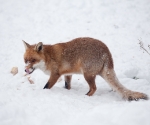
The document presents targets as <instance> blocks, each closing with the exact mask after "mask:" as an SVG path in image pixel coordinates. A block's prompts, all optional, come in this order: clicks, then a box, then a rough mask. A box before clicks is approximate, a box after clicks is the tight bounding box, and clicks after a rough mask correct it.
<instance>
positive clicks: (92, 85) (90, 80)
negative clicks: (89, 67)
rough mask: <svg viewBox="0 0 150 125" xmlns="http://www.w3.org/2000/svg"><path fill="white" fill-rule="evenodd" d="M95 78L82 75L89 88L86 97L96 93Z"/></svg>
mask: <svg viewBox="0 0 150 125" xmlns="http://www.w3.org/2000/svg"><path fill="white" fill-rule="evenodd" d="M95 77H96V75H89V74H84V78H85V80H86V81H87V83H88V84H89V88H90V90H89V92H88V93H87V94H86V95H88V96H92V95H93V94H94V93H95V91H96V85H95Z"/></svg>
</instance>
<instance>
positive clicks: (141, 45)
mask: <svg viewBox="0 0 150 125" xmlns="http://www.w3.org/2000/svg"><path fill="white" fill-rule="evenodd" d="M138 40H139V39H138ZM139 44H140V47H141V49H143V50H144V51H146V52H147V53H148V54H149V55H150V53H149V52H148V51H147V50H146V49H145V48H144V45H143V42H142V41H141V40H139ZM148 47H149V48H150V45H148Z"/></svg>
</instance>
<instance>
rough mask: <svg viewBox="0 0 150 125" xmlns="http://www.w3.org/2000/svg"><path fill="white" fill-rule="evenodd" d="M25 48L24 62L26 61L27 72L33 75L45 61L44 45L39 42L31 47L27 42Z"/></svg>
mask: <svg viewBox="0 0 150 125" xmlns="http://www.w3.org/2000/svg"><path fill="white" fill-rule="evenodd" d="M23 43H24V46H25V49H26V51H25V54H24V61H25V64H26V66H25V72H26V73H28V74H31V73H32V72H33V71H34V70H35V69H36V68H39V67H40V66H41V63H42V60H43V59H44V56H43V43H42V42H39V43H38V44H36V45H29V44H28V43H26V42H25V41H23Z"/></svg>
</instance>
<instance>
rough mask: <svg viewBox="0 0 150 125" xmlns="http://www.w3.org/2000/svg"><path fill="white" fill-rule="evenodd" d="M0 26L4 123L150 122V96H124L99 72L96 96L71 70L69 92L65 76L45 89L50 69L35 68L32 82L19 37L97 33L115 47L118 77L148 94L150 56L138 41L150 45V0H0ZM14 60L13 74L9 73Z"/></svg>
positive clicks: (46, 39) (50, 40)
mask: <svg viewBox="0 0 150 125" xmlns="http://www.w3.org/2000/svg"><path fill="white" fill-rule="evenodd" d="M0 29H1V30H0V70H1V72H0V125H91V124H92V125H100V124H102V125H127V124H129V125H150V118H149V116H150V100H148V101H144V100H140V101H138V102H135V101H133V102H128V101H124V100H123V99H122V98H121V97H120V96H119V95H118V94H117V93H115V92H112V91H110V90H111V89H110V87H109V86H108V84H107V83H106V82H105V81H104V80H103V79H102V78H100V77H97V78H96V83H97V88H98V89H97V91H96V93H95V94H94V95H93V96H92V97H87V96H86V95H85V93H87V91H88V85H87V83H86V82H85V80H84V79H83V76H82V75H74V76H73V80H72V89H71V90H69V91H68V90H66V89H64V88H63V87H64V81H63V77H62V78H61V79H60V80H59V81H58V82H57V83H56V85H55V86H54V87H53V88H52V89H50V90H43V89H42V88H43V87H44V85H45V83H46V82H47V80H48V76H46V75H45V74H44V73H43V72H41V71H38V70H37V71H35V72H34V73H33V74H32V75H31V79H32V80H33V81H34V83H35V84H30V83H29V81H28V80H27V77H24V61H23V54H24V46H23V44H22V39H23V40H25V41H27V42H29V43H30V44H34V43H37V42H39V41H42V42H43V43H45V44H55V43H58V42H65V41H68V40H71V39H73V38H76V37H83V36H88V37H93V38H97V39H100V40H102V41H103V42H104V43H106V45H107V46H108V47H109V49H110V51H111V52H112V55H113V58H114V64H115V70H116V73H117V76H118V78H119V80H120V81H121V83H122V84H123V85H124V86H126V87H127V88H129V89H131V90H135V91H140V92H144V93H146V94H147V95H148V96H149V97H150V56H149V55H148V54H147V53H146V52H144V51H143V50H141V49H140V46H139V44H138V43H139V40H138V39H140V40H142V41H143V43H144V46H145V47H146V48H147V50H148V47H147V45H148V44H150V1H149V0H124V1H123V0H112V1H110V0H93V1H91V0H72V1H71V0H42V1H38V0H32V1H31V0H15V1H13V0H3V1H2V0H0ZM14 66H17V67H18V68H19V73H18V74H17V75H16V76H13V75H12V74H10V70H11V68H12V67H14ZM133 77H136V78H138V79H137V80H135V79H133Z"/></svg>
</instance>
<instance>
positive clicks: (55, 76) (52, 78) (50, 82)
mask: <svg viewBox="0 0 150 125" xmlns="http://www.w3.org/2000/svg"><path fill="white" fill-rule="evenodd" d="M59 77H60V75H59V74H58V73H54V74H51V76H50V78H49V80H48V82H47V83H46V85H45V86H44V88H43V89H50V88H52V87H53V85H54V84H55V83H56V82H57V80H58V79H59Z"/></svg>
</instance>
